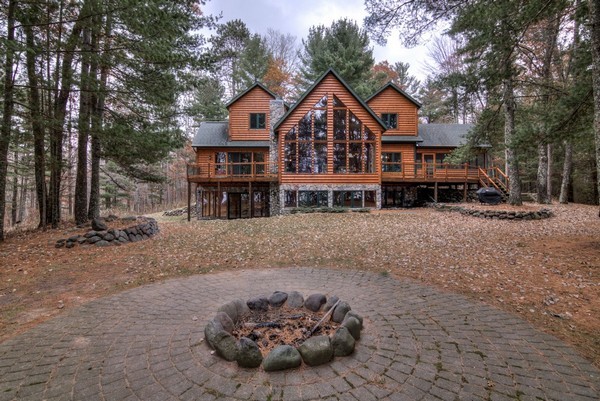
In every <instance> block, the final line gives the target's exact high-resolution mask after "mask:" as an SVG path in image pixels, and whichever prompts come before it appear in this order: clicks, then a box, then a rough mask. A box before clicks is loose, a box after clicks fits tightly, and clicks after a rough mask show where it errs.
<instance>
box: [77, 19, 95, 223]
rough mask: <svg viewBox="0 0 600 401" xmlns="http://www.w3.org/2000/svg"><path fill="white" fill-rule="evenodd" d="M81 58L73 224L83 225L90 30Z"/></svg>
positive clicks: (85, 215) (86, 203)
mask: <svg viewBox="0 0 600 401" xmlns="http://www.w3.org/2000/svg"><path fill="white" fill-rule="evenodd" d="M82 50H83V54H82V57H81V83H80V86H81V92H80V94H79V120H78V124H77V126H78V134H79V136H78V140H77V172H76V178H75V223H76V224H78V225H79V224H84V223H85V222H86V221H87V218H88V210H87V207H88V199H87V192H88V181H87V177H88V137H89V132H90V116H91V103H90V97H91V96H90V54H91V29H90V28H89V27H86V28H85V29H84V30H83V46H82Z"/></svg>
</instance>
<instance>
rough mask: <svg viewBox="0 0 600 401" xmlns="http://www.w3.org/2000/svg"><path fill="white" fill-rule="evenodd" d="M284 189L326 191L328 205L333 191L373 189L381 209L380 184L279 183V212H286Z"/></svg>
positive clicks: (331, 205)
mask: <svg viewBox="0 0 600 401" xmlns="http://www.w3.org/2000/svg"><path fill="white" fill-rule="evenodd" d="M284 191H327V192H328V195H327V198H328V207H330V208H332V207H333V191H375V201H376V202H377V203H376V205H377V206H376V207H375V208H376V209H381V185H378V184H281V185H280V186H279V210H280V214H282V213H287V209H286V208H285V207H284V205H285V194H284Z"/></svg>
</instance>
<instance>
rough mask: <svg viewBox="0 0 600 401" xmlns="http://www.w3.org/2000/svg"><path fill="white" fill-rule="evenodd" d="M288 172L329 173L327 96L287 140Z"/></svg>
mask: <svg viewBox="0 0 600 401" xmlns="http://www.w3.org/2000/svg"><path fill="white" fill-rule="evenodd" d="M284 165H285V172H286V173H297V174H325V173H327V96H323V98H322V99H321V100H319V101H318V102H317V103H316V104H315V105H314V107H313V109H312V110H310V111H309V112H308V113H306V114H305V115H304V117H302V119H300V121H299V122H298V124H296V125H294V126H293V127H292V129H290V130H289V131H288V132H287V133H286V135H285V139H284Z"/></svg>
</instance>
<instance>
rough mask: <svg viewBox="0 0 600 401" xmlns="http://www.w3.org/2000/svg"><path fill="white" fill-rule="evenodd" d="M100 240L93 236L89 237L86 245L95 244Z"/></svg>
mask: <svg viewBox="0 0 600 401" xmlns="http://www.w3.org/2000/svg"><path fill="white" fill-rule="evenodd" d="M101 239H102V238H100V237H99V236H97V235H94V236H93V237H90V238H88V239H87V243H88V244H95V243H96V242H98V241H100V240H101Z"/></svg>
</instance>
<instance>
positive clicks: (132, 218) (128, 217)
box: [121, 216, 137, 221]
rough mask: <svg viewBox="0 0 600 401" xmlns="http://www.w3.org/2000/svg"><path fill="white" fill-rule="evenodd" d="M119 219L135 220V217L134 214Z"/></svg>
mask: <svg viewBox="0 0 600 401" xmlns="http://www.w3.org/2000/svg"><path fill="white" fill-rule="evenodd" d="M121 220H123V221H136V220H137V217H135V216H125V217H123V218H122V219H121Z"/></svg>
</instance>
